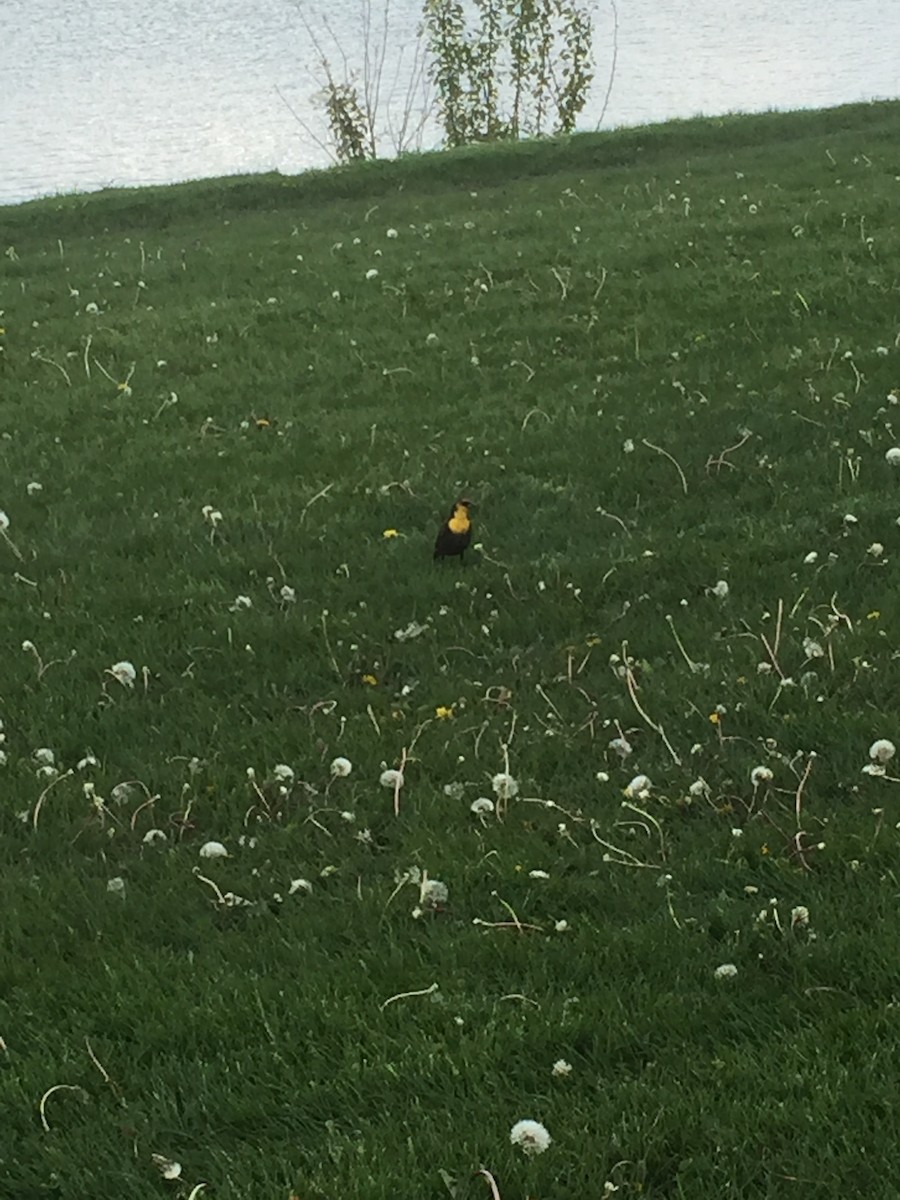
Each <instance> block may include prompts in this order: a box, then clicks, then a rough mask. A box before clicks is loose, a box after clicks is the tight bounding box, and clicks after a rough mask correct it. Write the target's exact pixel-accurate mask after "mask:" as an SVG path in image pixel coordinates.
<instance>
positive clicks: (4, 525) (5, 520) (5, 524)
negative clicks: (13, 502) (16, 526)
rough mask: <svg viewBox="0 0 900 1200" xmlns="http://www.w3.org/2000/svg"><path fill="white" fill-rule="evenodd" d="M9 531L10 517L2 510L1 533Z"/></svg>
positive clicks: (0, 513) (0, 510)
mask: <svg viewBox="0 0 900 1200" xmlns="http://www.w3.org/2000/svg"><path fill="white" fill-rule="evenodd" d="M7 529H9V517H8V516H7V515H6V513H5V512H4V511H3V509H2V508H0V533H6V531H7Z"/></svg>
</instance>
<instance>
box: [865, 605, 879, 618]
mask: <svg viewBox="0 0 900 1200" xmlns="http://www.w3.org/2000/svg"><path fill="white" fill-rule="evenodd" d="M880 616H881V610H880V609H877V608H873V609H872V611H871V612H870V613H867V614H866V620H867V621H877V620H878V618H879V617H880Z"/></svg>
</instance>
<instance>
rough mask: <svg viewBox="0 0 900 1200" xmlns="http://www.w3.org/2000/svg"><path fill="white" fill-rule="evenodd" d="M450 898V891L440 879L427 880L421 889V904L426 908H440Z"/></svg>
mask: <svg viewBox="0 0 900 1200" xmlns="http://www.w3.org/2000/svg"><path fill="white" fill-rule="evenodd" d="M449 898H450V889H449V888H448V887H447V885H446V883H442V882H441V880H440V879H426V880H425V882H424V883H423V884H422V886H421V887H420V889H419V903H420V904H421V905H422V906H423V907H424V908H438V907H439V906H440V905H441V904H446V903H447V901H448V899H449Z"/></svg>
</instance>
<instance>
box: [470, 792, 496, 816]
mask: <svg viewBox="0 0 900 1200" xmlns="http://www.w3.org/2000/svg"><path fill="white" fill-rule="evenodd" d="M469 811H470V812H473V813H474V814H475V816H476V817H482V816H487V815H488V814H489V813H492V812H493V811H494V802H493V800H489V799H488V797H487V796H479V797H478V799H477V800H473V801H472V803H471V804H470V805H469Z"/></svg>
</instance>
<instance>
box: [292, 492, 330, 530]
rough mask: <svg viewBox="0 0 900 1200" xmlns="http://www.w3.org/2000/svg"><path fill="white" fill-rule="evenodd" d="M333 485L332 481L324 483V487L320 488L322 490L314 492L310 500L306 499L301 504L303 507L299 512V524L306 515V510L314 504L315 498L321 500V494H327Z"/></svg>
mask: <svg viewBox="0 0 900 1200" xmlns="http://www.w3.org/2000/svg"><path fill="white" fill-rule="evenodd" d="M333 487H334V482H331V483H328V484H326V485H325V487H323V488H322V490H321V491H320V492H316V494H315V495H314V496H313V497H312V498H311V499H310V500H307V502H306V503H305V504H304V505H303V509H302V511H301V513H300V524H301V525H302V524H303V521H304V519H305V517H306V513H307V511H308V510H309V509H310V508H312V506H313V505H314V504H315V502H316V501H317V500H321V499H322V497H323V496H327V495H328V493H329V492H330V491H331V489H332V488H333Z"/></svg>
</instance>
